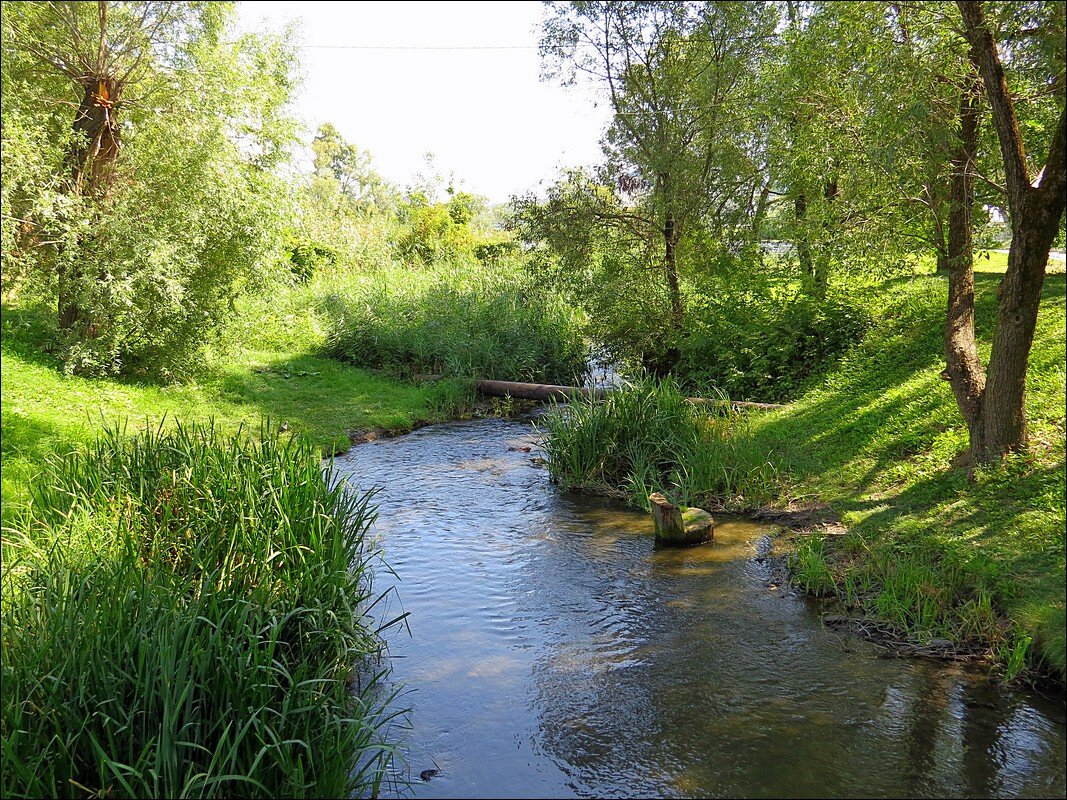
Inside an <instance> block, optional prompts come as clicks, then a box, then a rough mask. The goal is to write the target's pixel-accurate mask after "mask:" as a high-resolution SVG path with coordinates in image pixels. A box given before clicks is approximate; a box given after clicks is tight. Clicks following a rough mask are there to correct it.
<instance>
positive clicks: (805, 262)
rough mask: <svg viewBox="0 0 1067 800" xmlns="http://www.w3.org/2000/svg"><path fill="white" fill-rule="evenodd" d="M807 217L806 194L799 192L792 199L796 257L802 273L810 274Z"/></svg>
mask: <svg viewBox="0 0 1067 800" xmlns="http://www.w3.org/2000/svg"><path fill="white" fill-rule="evenodd" d="M807 217H808V196H807V195H806V194H804V192H800V193H799V194H798V195H797V196H796V197H795V198H794V199H793V218H794V219H795V220H796V222H797V228H798V229H799V230H798V231H797V241H796V247H797V259H798V260H799V261H800V271H801V273H802V274H803V275H806V276H807V275H811V274H812V272H814V268H813V267H812V264H811V241H810V240H809V238H808V231H807V228H806V227H805V225H806V224H807Z"/></svg>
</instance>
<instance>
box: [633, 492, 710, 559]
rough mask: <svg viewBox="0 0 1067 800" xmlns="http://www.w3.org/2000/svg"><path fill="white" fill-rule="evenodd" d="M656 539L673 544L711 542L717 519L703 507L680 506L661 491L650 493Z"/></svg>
mask: <svg viewBox="0 0 1067 800" xmlns="http://www.w3.org/2000/svg"><path fill="white" fill-rule="evenodd" d="M648 499H649V502H651V503H652V520H653V521H654V522H655V523H656V541H658V542H662V543H663V544H667V545H672V546H684V545H692V544H702V543H703V542H710V541H711V540H712V538H714V536H715V520H714V519H713V518H712V516H711V514H709V513H708V512H707V511H705V510H704V509H702V508H679V507H678V506H674V505H671V503H670V502H669V501H668V500H667V498H666V497H664V496H663V495H662V494H660V493H659V492H655V493H654V494H651V495H649V497H648Z"/></svg>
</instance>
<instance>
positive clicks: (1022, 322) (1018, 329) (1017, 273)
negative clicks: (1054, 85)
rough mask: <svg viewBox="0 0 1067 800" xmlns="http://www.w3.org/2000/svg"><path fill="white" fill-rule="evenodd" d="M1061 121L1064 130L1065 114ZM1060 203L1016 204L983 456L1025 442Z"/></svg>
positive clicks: (1035, 198) (1032, 200)
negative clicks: (1029, 380)
mask: <svg viewBox="0 0 1067 800" xmlns="http://www.w3.org/2000/svg"><path fill="white" fill-rule="evenodd" d="M1060 127H1061V130H1062V127H1063V123H1062V120H1061V126H1060ZM1061 135H1062V134H1061ZM1058 206H1059V207H1058V209H1057V208H1056V207H1055V205H1054V204H1050V203H1045V202H1042V198H1041V197H1040V196H1039V195H1029V196H1028V197H1027V200H1026V202H1025V203H1024V204H1023V207H1022V208H1016V209H1014V210H1013V214H1012V240H1011V249H1010V250H1009V252H1008V270H1007V272H1006V273H1005V274H1004V280H1003V281H1001V284H1000V291H999V302H998V303H997V327H996V333H995V334H994V336H993V347H992V349H991V351H990V353H989V374H988V377H987V380H986V393H985V404H984V405H985V409H984V412H985V413H984V416H985V441H984V443H983V448H982V450H981V451H979V453H978V458H979V460H980V461H993V460H996V459H999V458H1000V457H1002V456H1003V455H1005V454H1006V453H1009V452H1012V451H1017V450H1021V449H1023V448H1025V447H1026V444H1027V437H1028V432H1027V429H1026V368H1027V364H1028V363H1029V359H1030V348H1031V346H1032V345H1033V343H1034V331H1035V330H1036V329H1037V310H1038V306H1039V305H1040V302H1041V287H1042V285H1043V284H1044V280H1045V267H1046V265H1047V264H1048V254H1049V250H1050V249H1051V248H1052V242H1053V240H1055V238H1056V234H1057V232H1058V230H1059V222H1060V217H1061V216H1062V214H1063V206H1064V203H1063V200H1062V195H1061V200H1060V202H1059V203H1058ZM1020 218H1021V221H1020V222H1019V223H1016V222H1015V220H1016V219H1020Z"/></svg>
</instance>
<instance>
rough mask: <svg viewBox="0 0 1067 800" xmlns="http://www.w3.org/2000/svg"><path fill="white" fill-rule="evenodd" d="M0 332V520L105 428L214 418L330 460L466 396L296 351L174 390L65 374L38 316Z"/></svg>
mask: <svg viewBox="0 0 1067 800" xmlns="http://www.w3.org/2000/svg"><path fill="white" fill-rule="evenodd" d="M2 325H3V336H2V359H0V369H2V373H0V381H2V385H0V400H2V402H0V413H2V429H3V439H2V448H3V449H2V458H3V503H4V508H5V512H4V514H5V516H4V519H5V520H6V519H7V518H8V514H9V513H10V512H9V511H8V509H10V508H11V507H12V506H13V505H15V504H17V503H19V502H21V501H22V500H24V499H25V498H26V496H27V486H28V483H29V481H30V480H31V479H32V476H33V474H34V473H35V471H37V470H39V469H40V467H41V465H42V464H43V463H44V461H45V459H46V458H47V457H48V455H49V454H51V453H55V452H63V451H66V450H69V449H70V448H72V447H74V446H77V445H84V444H86V443H88V442H89V441H91V440H92V439H93V438H94V437H95V435H96V434H97V433H98V432H99V430H100V429H101V428H102V427H103V425H104V424H105V423H108V424H123V423H126V424H127V425H128V427H129V429H130V432H131V433H132V432H133V431H134V430H136V429H139V428H144V427H155V426H157V425H159V424H160V423H163V424H165V425H172V424H173V423H174V422H175V421H176V420H181V421H182V422H189V423H191V422H207V421H209V420H213V421H214V423H215V425H216V427H217V428H218V429H219V430H220V431H223V432H234V431H237V430H238V429H241V428H243V429H244V430H245V431H248V432H252V433H255V432H256V431H258V430H259V427H260V423H261V421H262V420H263V419H270V420H271V421H273V422H274V424H276V425H279V426H284V427H285V428H287V429H288V430H289V431H291V432H293V433H300V434H304V435H306V436H308V437H309V438H310V439H311V440H312V441H313V442H314V443H315V444H316V446H318V447H319V448H320V450H321V452H322V453H323V454H331V453H339V452H344V451H345V450H346V449H347V448H348V447H350V446H351V443H352V436H353V434H355V433H357V432H360V431H365V430H369V429H377V430H380V431H384V432H391V433H396V432H402V431H408V430H411V429H413V428H415V427H417V426H418V425H420V424H425V423H428V422H439V421H443V420H446V419H451V418H453V417H454V416H455V415H456V414H457V413H458V412H459V411H460V410H462V409H463V408H465V407H466V406H467V405H468V404H469V403H470V402H471V401H472V399H473V394H472V393H471V392H470V391H469V390H468V389H467V388H466V387H465V386H464V385H463V384H460V383H457V382H452V381H441V382H436V383H433V384H416V383H412V382H409V381H400V380H392V379H389V378H387V377H383V376H381V375H379V374H375V373H372V372H368V371H366V370H362V369H358V368H355V367H351V366H348V365H346V364H342V363H339V362H337V361H334V360H333V359H329V358H323V357H319V356H317V355H315V354H314V353H313V352H312V351H311V348H302V347H300V346H299V342H296V343H292V342H285V343H283V346H281V347H271V346H269V343H267V342H253V344H256V345H259V346H257V347H254V348H235V349H231V350H228V351H226V352H225V353H220V354H218V355H217V357H215V358H214V359H211V360H210V361H209V362H208V363H206V364H205V365H204V367H203V369H202V371H201V374H199V375H198V376H197V377H196V379H195V381H190V382H186V383H178V384H174V385H165V384H158V383H138V382H136V381H132V380H125V379H121V380H120V379H108V378H81V377H78V376H64V375H62V374H61V372H60V371H59V362H58V361H57V360H56V359H53V358H52V357H50V356H49V355H48V354H47V353H44V352H42V351H41V349H40V343H41V341H43V338H42V337H43V336H44V335H45V334H44V333H43V331H44V330H46V324H45V320H43V319H42V318H41V317H40V315H39V314H38V313H37V312H35V311H32V310H26V309H20V308H15V307H8V306H5V307H4V309H3V316H2ZM264 345H266V346H264ZM284 345H288V346H284Z"/></svg>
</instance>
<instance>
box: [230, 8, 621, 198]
mask: <svg viewBox="0 0 1067 800" xmlns="http://www.w3.org/2000/svg"><path fill="white" fill-rule="evenodd" d="M239 9H240V22H241V27H242V29H244V30H272V31H274V30H280V29H281V28H282V27H283V26H284V25H285V24H286V23H288V22H290V21H292V20H302V23H301V25H300V37H299V40H300V41H301V43H302V44H303V45H304V47H303V48H302V49H301V57H302V58H301V60H302V64H303V69H304V73H305V83H304V85H303V88H302V90H301V92H300V94H299V96H298V97H297V99H296V107H295V111H296V114H297V116H298V117H300V118H301V119H302V120H303V121H304V122H305V123H307V125H308V126H309V129H310V131H312V132H313V131H314V129H315V128H316V127H317V126H318V125H319V124H320V123H322V122H332V123H333V124H334V125H335V126H337V128H338V130H340V132H341V134H342V135H343V136H344V137H345V138H346V139H347V140H348V141H350V142H352V143H354V144H356V145H358V146H359V147H360V148H361V149H364V150H369V151H370V152H371V154H372V156H373V165H374V167H375V169H377V171H378V172H379V173H380V174H381V175H382V176H383V177H385V178H386V179H387V180H388V181H390V182H391V183H394V184H396V185H399V186H401V187H404V186H407V185H409V184H410V183H411V182H412V180H413V177H414V176H415V175H416V173H419V172H425V162H424V156H425V154H426V153H427V152H428V151H429V152H432V153H433V154H434V164H435V171H436V172H438V173H440V174H442V175H443V176H445V178H446V179H447V178H448V176H449V174H450V173H451V174H454V176H455V181H456V186H457V188H459V187H462V188H463V189H465V190H466V191H471V192H475V193H478V194H483V195H485V196H487V197H488V198H489V199H490V200H491V201H493V202H504V201H506V200H507V199H508V197H509V196H510V195H512V194H515V193H519V192H522V191H524V190H527V189H534V188H536V187H537V184H538V182H539V181H542V180H545V179H547V180H551V179H552V178H553V177H554V176H555V175H556V174H557V173H558V170H559V168H560V167H561V166H578V165H583V164H591V163H593V162H595V161H596V160H597V159H598V157H599V155H600V148H599V144H598V141H599V139H600V135H601V133H602V131H603V129H604V127H605V125H606V124H607V118H608V117H607V112H606V109H605V108H604V106H603V104H601V106H600V107H597V108H594V106H593V101H594V98H593V95H592V94H591V93H590V92H589V90H586V89H583V88H580V87H570V88H563V87H561V86H559V84H558V82H546V81H541V80H540V72H541V61H540V56H539V55H538V53H537V40H538V34H537V30H538V26H539V23H540V20H541V17H542V4H541V3H539V2H347V3H346V2H299V3H296V2H242V3H240V4H239ZM355 48H383V49H355ZM401 48H415V49H401ZM420 48H438V49H420ZM440 48H507V49H440ZM309 135H310V134H309Z"/></svg>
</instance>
